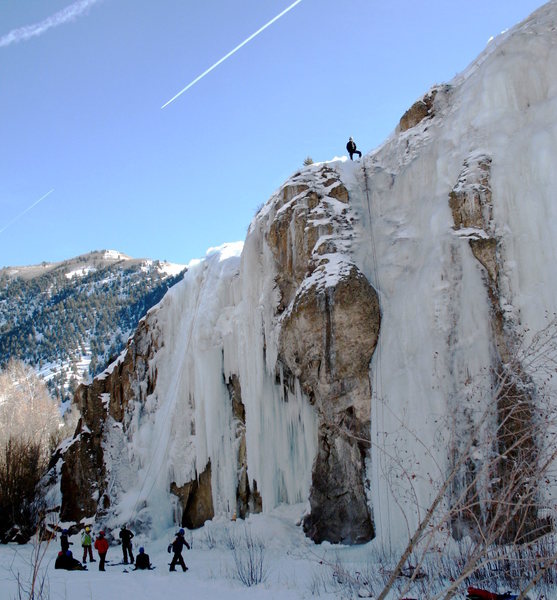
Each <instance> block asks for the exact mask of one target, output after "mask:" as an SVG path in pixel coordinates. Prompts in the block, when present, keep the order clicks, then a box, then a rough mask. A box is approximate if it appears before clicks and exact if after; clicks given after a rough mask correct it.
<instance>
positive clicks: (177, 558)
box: [168, 529, 190, 573]
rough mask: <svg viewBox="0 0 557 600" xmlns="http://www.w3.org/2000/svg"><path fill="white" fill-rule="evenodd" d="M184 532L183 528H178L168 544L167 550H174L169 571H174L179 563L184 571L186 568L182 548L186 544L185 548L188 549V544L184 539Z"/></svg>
mask: <svg viewBox="0 0 557 600" xmlns="http://www.w3.org/2000/svg"><path fill="white" fill-rule="evenodd" d="M184 534H185V531H184V530H183V529H180V531H179V532H178V533H177V534H176V537H175V539H174V541H173V542H172V544H170V545H169V546H168V552H170V551H171V550H172V552H174V556H173V557H172V561H171V563H170V569H169V571H175V570H176V565H181V566H182V570H183V571H184V573H185V572H186V571H187V570H188V568H187V567H186V563H185V562H184V558H183V556H182V550H183V549H184V546H186V548H187V549H188V550H189V549H190V545H189V544H188V542H187V541H186V540H185V539H184Z"/></svg>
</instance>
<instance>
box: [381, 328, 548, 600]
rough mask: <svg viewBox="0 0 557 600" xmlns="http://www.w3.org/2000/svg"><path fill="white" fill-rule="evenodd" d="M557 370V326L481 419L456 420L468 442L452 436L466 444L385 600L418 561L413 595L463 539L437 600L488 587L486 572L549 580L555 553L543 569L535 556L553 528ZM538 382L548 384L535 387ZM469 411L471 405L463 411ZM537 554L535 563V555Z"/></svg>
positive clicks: (499, 389) (500, 384) (510, 372)
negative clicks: (427, 568) (452, 542)
mask: <svg viewBox="0 0 557 600" xmlns="http://www.w3.org/2000/svg"><path fill="white" fill-rule="evenodd" d="M556 365H557V322H556V321H553V322H551V323H550V324H549V325H548V326H547V327H546V328H545V329H544V330H543V331H541V332H539V333H538V334H537V335H535V336H534V337H533V339H532V342H531V343H530V344H529V345H528V346H526V347H523V346H517V349H516V351H515V354H514V355H513V356H512V357H510V358H509V360H508V361H507V362H506V363H505V364H501V365H500V366H499V367H498V368H497V370H496V371H495V372H494V374H493V381H494V383H493V385H492V388H491V391H490V393H489V394H488V395H487V397H489V398H490V401H489V402H488V403H487V407H486V408H485V409H484V410H483V411H477V414H471V413H472V411H471V409H469V408H468V409H467V410H468V414H459V413H458V411H456V413H455V415H456V418H457V419H463V418H467V419H468V422H469V427H468V428H467V430H466V431H465V432H464V433H462V427H461V428H456V427H454V428H453V432H456V431H460V438H459V439H454V440H453V443H452V444H451V449H450V457H449V458H450V460H449V464H450V465H451V466H450V468H449V470H448V472H447V473H446V474H445V475H444V477H441V478H440V483H439V486H438V489H437V493H436V495H435V497H434V499H433V501H432V502H431V504H430V505H429V507H428V508H427V510H426V512H425V513H424V515H423V517H422V518H421V519H420V521H419V523H418V526H417V528H416V529H415V531H414V532H413V534H412V535H411V536H410V539H409V541H408V544H407V546H406V548H405V550H404V551H403V552H402V554H401V556H400V558H399V561H398V563H397V565H396V567H395V568H394V569H393V571H392V573H391V574H390V576H389V578H388V579H387V581H386V583H385V586H384V587H383V589H382V591H381V592H380V594H379V595H378V597H377V600H383V599H384V598H385V597H386V596H387V594H389V592H390V591H391V590H392V589H393V588H395V587H399V586H398V585H395V584H396V583H397V579H398V578H399V577H400V576H401V574H402V573H403V570H404V568H405V566H406V565H407V564H409V559H410V556H411V555H412V554H414V556H415V557H416V558H415V561H416V562H415V563H414V564H415V571H414V574H413V575H412V576H411V577H410V578H409V581H408V583H407V584H406V585H405V586H403V588H402V589H400V590H399V593H400V594H401V595H404V594H406V593H407V592H408V590H410V589H411V587H412V585H413V584H414V582H415V581H416V575H415V574H416V573H418V572H419V569H420V568H421V567H422V566H423V565H424V564H425V563H426V561H427V557H428V556H430V555H431V552H432V550H433V549H434V548H435V547H436V546H439V545H440V541H441V540H442V538H450V537H453V538H454V536H455V535H456V537H457V539H458V538H462V539H463V540H468V543H466V544H464V543H463V544H461V545H460V548H461V557H460V560H459V562H458V572H457V573H455V574H454V576H453V578H452V580H450V581H447V580H445V585H444V586H443V589H442V590H440V591H438V592H437V593H436V594H430V597H431V598H432V600H435V599H437V598H441V597H443V598H445V599H449V598H451V597H452V596H453V595H454V594H455V593H456V592H457V590H458V588H459V586H460V585H462V584H463V583H465V582H478V581H482V580H483V579H484V578H487V577H488V573H489V577H492V576H494V575H495V576H497V577H501V576H502V574H503V573H504V574H505V580H506V581H509V582H511V583H512V584H513V585H516V586H517V587H523V586H524V585H525V582H527V581H531V582H532V581H534V580H535V581H540V580H542V579H543V578H544V577H547V576H548V574H547V571H548V570H549V565H554V564H555V559H556V558H557V554H555V553H554V554H552V555H550V556H547V555H545V556H544V558H543V559H542V560H540V561H536V560H535V556H536V555H537V553H538V552H539V548H541V546H540V540H541V539H542V538H543V536H544V535H545V534H546V533H548V532H549V531H550V530H551V528H552V523H551V521H550V519H549V518H548V517H547V515H546V507H545V504H544V500H543V494H542V493H541V487H540V486H541V485H551V484H552V483H554V472H553V469H554V465H555V463H556V460H557V415H556V409H555V402H554V399H553V398H552V397H551V396H552V394H551V392H550V391H549V390H550V386H549V383H550V381H551V379H552V377H553V375H554V373H555V371H556ZM526 373H528V375H526ZM534 377H536V380H537V381H538V382H540V381H541V382H542V383H541V384H540V383H538V384H536V383H535V382H534ZM462 406H470V405H469V404H467V403H465V402H463V403H462ZM403 476H404V474H403ZM464 536H466V537H464ZM447 541H448V539H447ZM441 545H443V544H442V543H441ZM534 547H537V548H538V551H537V552H536V555H533V554H532V551H531V549H532V548H534ZM413 562H414V561H413ZM528 588H531V584H530V585H529V586H526V589H528Z"/></svg>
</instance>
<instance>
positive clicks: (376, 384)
mask: <svg viewBox="0 0 557 600" xmlns="http://www.w3.org/2000/svg"><path fill="white" fill-rule="evenodd" d="M362 170H363V173H364V189H365V193H366V200H367V213H368V218H369V232H370V247H371V262H372V264H371V267H372V272H373V280H374V281H373V283H374V285H375V286H376V288H377V290H381V289H382V288H381V281H380V277H379V266H378V260H377V249H376V246H375V238H374V235H373V228H372V225H373V216H372V211H371V197H370V189H369V183H368V174H367V169H366V164H365V160H364V161H362ZM375 352H376V360H375V364H376V368H375V369H374V371H373V382H372V383H373V389H374V390H375V398H376V402H375V404H374V407H373V410H374V413H375V423H376V440H375V446H376V447H377V448H383V452H380V453H379V456H378V472H384V471H385V463H384V458H385V457H384V453H385V452H384V443H385V438H384V435H383V440H382V441H381V440H380V432H383V434H384V432H385V422H384V413H383V411H379V401H380V398H381V390H382V389H383V380H382V366H381V342H380V341H379V342H378V344H377V346H376V350H375ZM379 414H381V418H379ZM376 497H377V507H378V512H379V526H380V529H381V530H382V531H383V522H382V514H383V511H382V510H381V494H380V493H378V494H377V496H376ZM387 526H388V530H389V540H390V538H391V535H390V533H391V524H390V518H389V519H388V522H387Z"/></svg>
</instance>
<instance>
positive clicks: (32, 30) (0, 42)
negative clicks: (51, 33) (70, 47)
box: [0, 0, 101, 48]
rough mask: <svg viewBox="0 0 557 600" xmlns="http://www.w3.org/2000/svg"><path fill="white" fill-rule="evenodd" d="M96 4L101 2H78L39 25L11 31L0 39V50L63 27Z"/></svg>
mask: <svg viewBox="0 0 557 600" xmlns="http://www.w3.org/2000/svg"><path fill="white" fill-rule="evenodd" d="M98 2H101V0H78V1H77V2H74V3H73V4H70V5H69V6H67V7H66V8H63V9H62V10H59V11H58V12H57V13H54V14H53V15H51V16H50V17H48V18H46V19H45V20H44V21H41V22H40V23H34V24H33V25H26V26H25V27H19V28H18V29H12V30H11V31H10V32H9V33H6V34H5V35H3V36H2V37H0V48H2V47H5V46H11V45H12V44H17V43H18V42H24V41H26V40H28V39H30V38H32V37H36V36H38V35H42V34H43V33H45V32H46V31H48V30H49V29H52V28H53V27H58V25H63V24H64V23H68V22H69V21H73V20H75V19H77V18H78V17H80V16H81V15H82V14H83V13H84V12H85V11H86V10H87V9H89V8H91V6H93V5H94V4H97V3H98Z"/></svg>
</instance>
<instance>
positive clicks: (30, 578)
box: [12, 533, 51, 600]
mask: <svg viewBox="0 0 557 600" xmlns="http://www.w3.org/2000/svg"><path fill="white" fill-rule="evenodd" d="M50 539H51V538H50V537H48V536H41V534H39V533H37V534H36V535H35V536H34V537H33V540H32V551H31V557H30V559H29V564H28V566H29V573H28V575H27V577H25V576H23V575H22V574H21V573H19V572H17V573H15V572H13V571H12V574H13V577H14V579H15V580H16V582H17V597H16V600H48V599H49V598H50V589H49V586H48V577H47V571H46V569H44V568H43V567H42V563H43V560H44V557H45V554H46V551H47V549H48V546H49V544H50Z"/></svg>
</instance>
